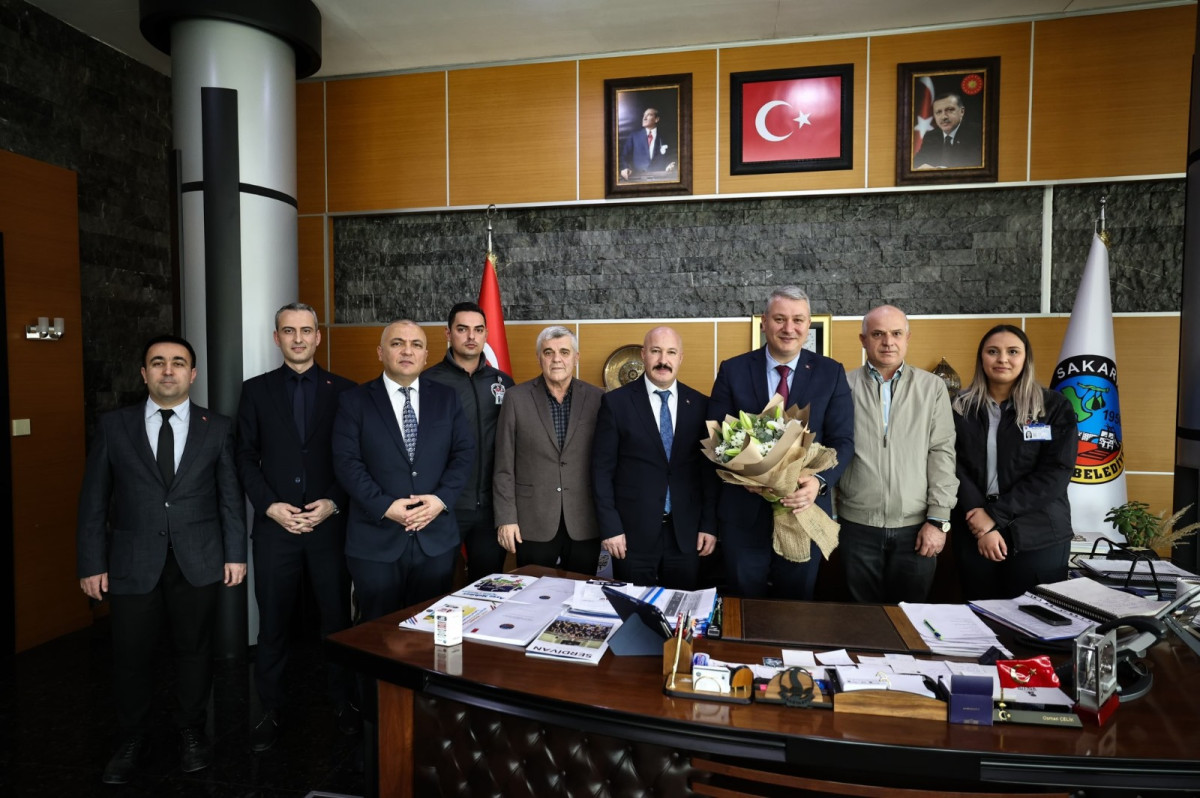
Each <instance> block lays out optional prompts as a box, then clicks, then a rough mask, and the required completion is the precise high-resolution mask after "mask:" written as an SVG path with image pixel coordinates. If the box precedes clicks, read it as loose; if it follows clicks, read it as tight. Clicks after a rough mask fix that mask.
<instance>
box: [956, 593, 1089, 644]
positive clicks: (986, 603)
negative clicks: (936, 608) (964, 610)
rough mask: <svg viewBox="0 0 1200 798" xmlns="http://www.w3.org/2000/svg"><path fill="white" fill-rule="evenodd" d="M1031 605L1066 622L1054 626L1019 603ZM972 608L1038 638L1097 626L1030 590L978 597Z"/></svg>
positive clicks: (1059, 637) (1074, 633) (1069, 636)
mask: <svg viewBox="0 0 1200 798" xmlns="http://www.w3.org/2000/svg"><path fill="white" fill-rule="evenodd" d="M1030 605H1034V606H1042V607H1045V608H1046V609H1048V610H1050V611H1051V612H1053V613H1054V614H1055V615H1058V616H1060V617H1062V618H1065V619H1066V620H1067V621H1068V623H1067V624H1065V625H1062V626H1054V625H1053V624H1049V623H1046V622H1045V621H1043V620H1039V619H1038V618H1037V617H1036V616H1034V615H1030V614H1029V613H1028V612H1026V611H1024V610H1022V609H1021V607H1022V606H1030ZM971 608H972V609H973V610H975V611H976V612H978V613H980V614H981V615H984V616H986V617H988V618H991V619H992V620H994V621H999V622H1000V623H1002V624H1004V625H1005V626H1007V627H1009V628H1011V629H1016V630H1017V631H1018V632H1021V633H1022V634H1026V635H1029V636H1030V637H1036V638H1037V639H1038V640H1070V639H1073V638H1076V637H1078V636H1079V635H1080V633H1082V632H1083V631H1085V630H1087V629H1089V628H1091V627H1093V626H1095V625H1096V622H1095V621H1092V620H1089V619H1087V618H1085V617H1083V616H1082V615H1078V614H1076V613H1074V612H1071V611H1070V610H1067V609H1063V608H1062V607H1059V606H1057V605H1055V604H1052V603H1050V602H1049V601H1047V600H1046V599H1044V598H1042V597H1041V596H1038V595H1035V594H1033V593H1025V594H1024V595H1022V596H1018V597H1017V598H1015V599H980V600H978V601H972V602H971Z"/></svg>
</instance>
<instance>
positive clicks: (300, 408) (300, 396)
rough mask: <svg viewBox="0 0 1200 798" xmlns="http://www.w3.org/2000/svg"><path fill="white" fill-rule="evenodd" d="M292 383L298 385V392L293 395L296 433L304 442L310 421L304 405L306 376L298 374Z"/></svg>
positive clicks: (293, 415)
mask: <svg viewBox="0 0 1200 798" xmlns="http://www.w3.org/2000/svg"><path fill="white" fill-rule="evenodd" d="M292 381H293V382H295V384H296V392H295V393H294V394H292V419H293V420H294V421H295V422H296V432H297V433H298V434H299V435H300V440H301V441H303V440H304V427H305V424H306V422H307V421H308V413H307V410H306V409H305V405H304V375H303V374H296V375H294V376H293V377H292Z"/></svg>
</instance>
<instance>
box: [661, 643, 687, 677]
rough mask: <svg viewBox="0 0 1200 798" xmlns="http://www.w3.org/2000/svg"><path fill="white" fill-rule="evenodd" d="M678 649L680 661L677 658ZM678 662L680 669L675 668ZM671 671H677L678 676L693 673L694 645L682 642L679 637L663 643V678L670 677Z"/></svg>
mask: <svg viewBox="0 0 1200 798" xmlns="http://www.w3.org/2000/svg"><path fill="white" fill-rule="evenodd" d="M677 649H678V652H679V658H678V660H676V658H675V652H676V650H677ZM676 662H678V663H679V667H676V666H675V664H676ZM671 671H675V673H677V674H681V673H682V674H687V673H691V672H692V644H691V643H689V642H688V641H686V640H680V639H679V638H678V637H672V638H671V639H670V640H665V641H663V669H662V672H663V676H670V675H671Z"/></svg>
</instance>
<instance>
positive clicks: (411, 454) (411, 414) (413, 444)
mask: <svg viewBox="0 0 1200 798" xmlns="http://www.w3.org/2000/svg"><path fill="white" fill-rule="evenodd" d="M410 391H412V388H401V389H400V393H402V394H404V410H403V412H402V413H401V418H402V419H403V421H404V424H403V429H404V448H405V449H407V450H408V459H409V461H412V460H413V458H415V457H416V455H417V414H416V412H415V411H414V410H413V406H412V396H411V395H410Z"/></svg>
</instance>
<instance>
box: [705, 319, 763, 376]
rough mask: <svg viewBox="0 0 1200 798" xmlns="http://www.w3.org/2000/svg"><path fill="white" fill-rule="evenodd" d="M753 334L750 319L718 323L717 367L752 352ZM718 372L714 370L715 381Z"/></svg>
mask: <svg viewBox="0 0 1200 798" xmlns="http://www.w3.org/2000/svg"><path fill="white" fill-rule="evenodd" d="M752 340H753V333H752V330H751V329H750V319H749V318H746V319H744V320H743V319H733V320H724V321H718V322H717V358H716V360H717V366H720V365H721V362H722V361H724V360H728V359H729V358H731V357H737V356H738V355H740V354H742V353H743V352H748V351H750V343H751V341H752ZM716 376H717V372H716V369H715V368H714V369H713V379H716Z"/></svg>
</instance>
